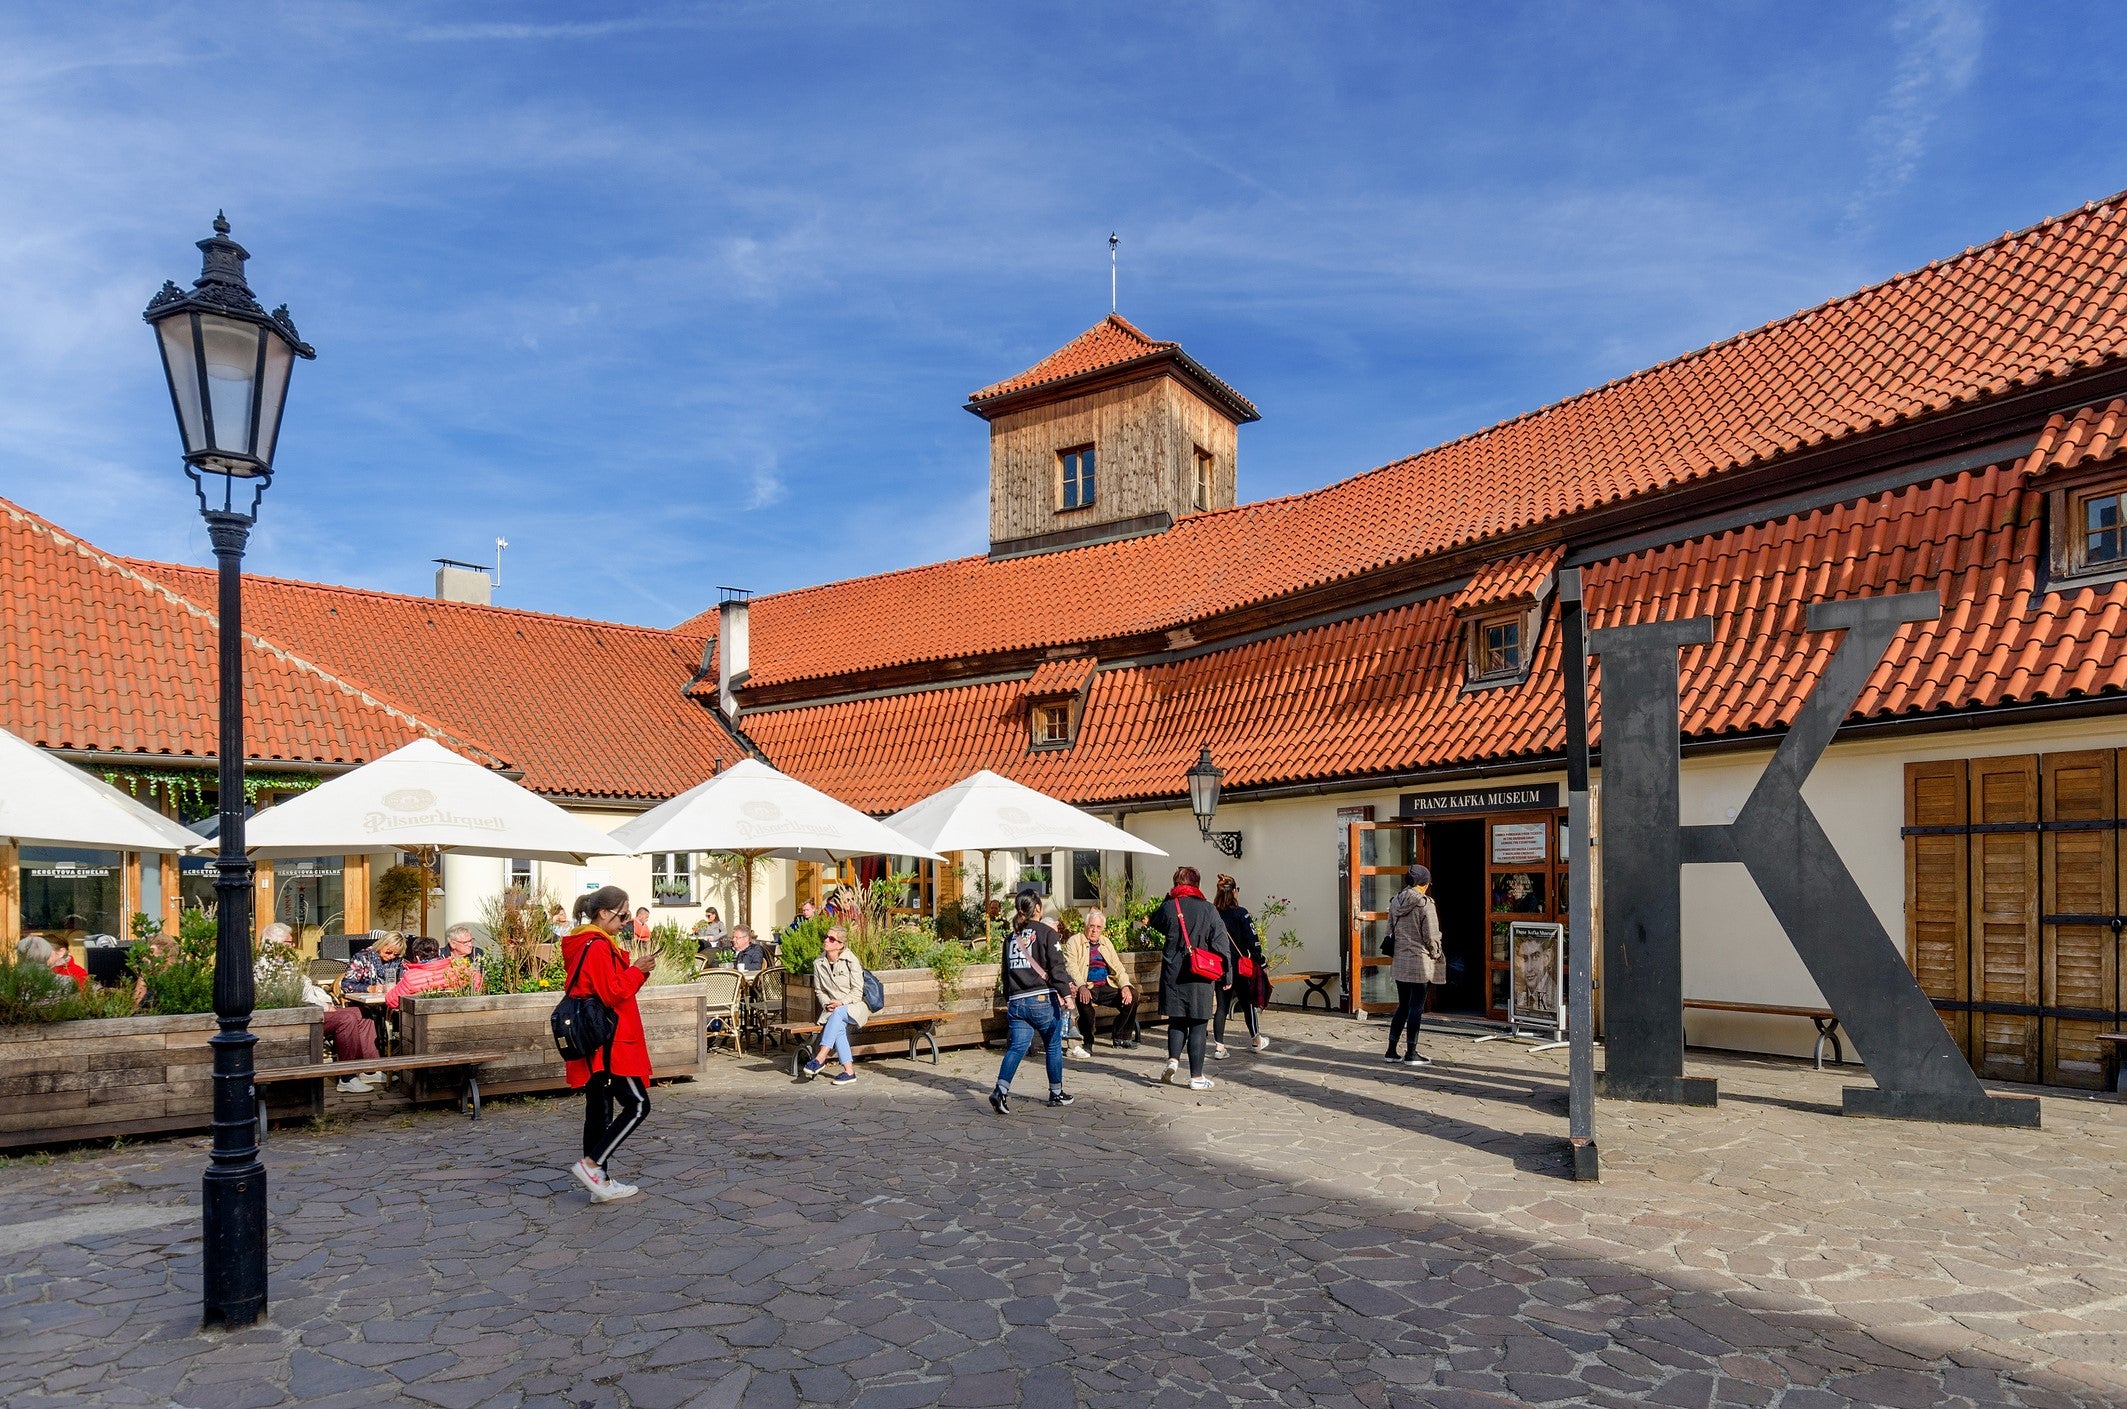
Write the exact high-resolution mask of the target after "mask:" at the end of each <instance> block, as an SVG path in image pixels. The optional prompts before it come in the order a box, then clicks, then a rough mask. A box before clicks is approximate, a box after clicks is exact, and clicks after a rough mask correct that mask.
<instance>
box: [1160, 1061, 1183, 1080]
mask: <svg viewBox="0 0 2127 1409" xmlns="http://www.w3.org/2000/svg"><path fill="white" fill-rule="evenodd" d="M1181 1075H1182V1064H1181V1063H1180V1062H1177V1061H1175V1060H1174V1059H1172V1058H1169V1059H1168V1061H1167V1069H1166V1070H1165V1071H1163V1072H1161V1073H1160V1080H1162V1081H1164V1082H1166V1083H1167V1084H1168V1085H1169V1086H1174V1085H1177V1084H1179V1082H1180V1080H1181Z"/></svg>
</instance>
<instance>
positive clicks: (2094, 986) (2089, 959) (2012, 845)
mask: <svg viewBox="0 0 2127 1409" xmlns="http://www.w3.org/2000/svg"><path fill="white" fill-rule="evenodd" d="M2123 756H2127V751H2119V750H2113V749H2095V750H2082V751H2076V752H2068V753H2053V754H2046V755H2044V756H2042V757H2041V756H2039V755H2035V754H2020V755H2014V756H2010V757H2003V758H1978V759H1972V760H1970V761H1965V760H1948V761H1938V762H1929V763H1910V764H1907V765H1906V770H1905V812H1906V827H1905V843H1906V847H1905V850H1906V957H1907V962H1908V963H1910V964H1911V966H1912V969H1913V973H1914V975H1915V977H1917V978H1918V979H1919V981H1920V986H1921V988H1922V989H1923V990H1924V991H1925V992H1926V993H1927V995H1928V997H1929V998H1930V999H1932V1000H1933V1001H1934V1003H1935V1006H1936V1009H1937V1011H1938V1012H1940V1013H1941V1014H1942V1018H1943V1022H1944V1023H1945V1024H1946V1025H1947V1026H1948V1028H1949V1030H1950V1033H1951V1035H1952V1036H1953V1037H1954V1038H1955V1039H1956V1040H1957V1042H1958V1044H1959V1045H1960V1046H1961V1047H1963V1048H1964V1050H1965V1053H1966V1055H1967V1056H1968V1057H1969V1058H1970V1059H1971V1062H1972V1066H1973V1069H1974V1070H1975V1071H1977V1072H1978V1073H1979V1074H1980V1075H1981V1076H1984V1077H1988V1078H1991V1079H1994V1080H2001V1081H2029V1082H2045V1083H2047V1084H2051V1085H2062V1086H2081V1087H2094V1086H2097V1085H2099V1084H2100V1079H2101V1076H2102V1073H2103V1065H2104V1054H2103V1051H2102V1046H2103V1044H2101V1043H2099V1042H2098V1041H2097V1036H2098V1034H2099V1033H2102V1032H2114V1031H2118V1030H2120V1029H2121V1027H2122V1026H2127V1012H2123V1011H2122V1008H2123V1007H2127V993H2123V992H2122V989H2121V973H2122V944H2123V941H2122V934H2123V932H2127V917H2122V915H2121V913H2120V911H2121V909H2122V907H2121V904H2120V901H2121V894H2120V874H2121V867H2122V860H2121V858H2122V847H2123V845H2127V830H2123V827H2122V823H2121V818H2122V815H2123V813H2127V807H2123V806H2122V802H2123V797H2122V785H2123V782H2127V767H2123V763H2122V759H2123Z"/></svg>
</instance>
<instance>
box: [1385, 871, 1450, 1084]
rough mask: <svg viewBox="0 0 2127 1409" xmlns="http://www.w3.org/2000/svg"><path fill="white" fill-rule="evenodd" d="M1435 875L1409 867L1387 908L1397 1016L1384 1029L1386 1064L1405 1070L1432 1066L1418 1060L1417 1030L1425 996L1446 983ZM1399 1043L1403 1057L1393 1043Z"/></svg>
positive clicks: (1423, 1060) (1391, 968)
mask: <svg viewBox="0 0 2127 1409" xmlns="http://www.w3.org/2000/svg"><path fill="white" fill-rule="evenodd" d="M1432 888H1433V873H1432V872H1431V871H1429V870H1427V869H1426V868H1425V867H1423V866H1413V867H1411V868H1410V870H1408V871H1406V872H1404V873H1403V889H1402V890H1400V891H1398V892H1397V893H1396V898H1395V899H1393V900H1391V901H1389V903H1388V930H1389V935H1390V937H1391V938H1393V939H1394V940H1395V944H1396V953H1395V957H1394V958H1393V960H1392V961H1391V963H1390V967H1389V976H1390V977H1391V978H1393V979H1394V980H1395V981H1396V1016H1395V1017H1393V1018H1391V1019H1389V1024H1388V1060H1389V1061H1391V1062H1395V1061H1400V1062H1402V1063H1403V1064H1404V1065H1405V1066H1407V1067H1425V1066H1431V1065H1432V1064H1433V1063H1432V1059H1431V1058H1430V1057H1422V1056H1420V1055H1419V1054H1418V1026H1419V1024H1420V1023H1421V1022H1423V1021H1424V1020H1425V999H1426V993H1427V991H1428V990H1429V989H1430V988H1431V987H1432V986H1433V985H1434V984H1436V983H1443V982H1445V981H1446V980H1447V953H1446V951H1445V950H1444V949H1442V948H1441V944H1440V912H1439V911H1437V910H1435V909H1434V908H1433V897H1432V896H1431V894H1429V892H1430V891H1431V890H1432ZM1398 1038H1402V1039H1403V1055H1402V1056H1401V1057H1398V1056H1397V1055H1396V1040H1397V1039H1398Z"/></svg>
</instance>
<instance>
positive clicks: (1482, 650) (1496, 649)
mask: <svg viewBox="0 0 2127 1409" xmlns="http://www.w3.org/2000/svg"><path fill="white" fill-rule="evenodd" d="M1522 622H1523V617H1522V614H1521V613H1520V612H1513V613H1509V614H1506V615H1501V616H1488V617H1479V618H1477V619H1476V620H1474V621H1472V622H1471V623H1470V662H1469V681H1470V683H1471V684H1473V685H1474V684H1478V683H1480V682H1488V681H1496V680H1514V679H1518V678H1519V677H1520V676H1521V673H1522V660H1523V656H1522V639H1521V635H1522Z"/></svg>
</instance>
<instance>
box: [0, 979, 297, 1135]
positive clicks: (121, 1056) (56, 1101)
mask: <svg viewBox="0 0 2127 1409" xmlns="http://www.w3.org/2000/svg"><path fill="white" fill-rule="evenodd" d="M323 1016H324V1015H323V1014H322V1013H321V1012H320V1011H319V1010H318V1009H316V1008H310V1007H302V1008H266V1009H262V1010H261V1011H259V1012H256V1013H253V1014H252V1015H251V1031H252V1032H253V1033H254V1034H256V1036H257V1037H258V1044H257V1045H256V1046H255V1047H253V1048H252V1049H251V1051H252V1062H253V1064H254V1065H255V1066H257V1067H260V1068H265V1067H289V1066H303V1065H305V1064H307V1063H310V1062H321V1061H323V1060H324V1059H325V1032H324V1028H323V1027H322V1026H321V1023H322V1020H323ZM220 1030H221V1029H220V1026H219V1025H218V1024H217V1023H216V1022H215V1018H214V1014H212V1013H187V1014H185V1015H183V1016H181V1017H173V1018H159V1017H157V1018H88V1019H84V1020H83V1021H80V1022H66V1023H40V1024H35V1025H32V1026H28V1027H9V1028H0V1149H16V1148H19V1147H21V1146H25V1145H56V1144H62V1143H64V1142H66V1141H69V1140H101V1139H107V1138H109V1137H111V1136H114V1135H145V1134H153V1133H160V1132H167V1131H172V1130H205V1129H207V1128H208V1126H209V1125H210V1124H211V1123H212V1121H213V1109H214V1096H213V1087H214V1082H213V1075H214V1055H213V1049H212V1048H210V1047H208V1045H207V1039H208V1038H210V1037H212V1036H214V1034H215V1033H216V1032H218V1031H220Z"/></svg>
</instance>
